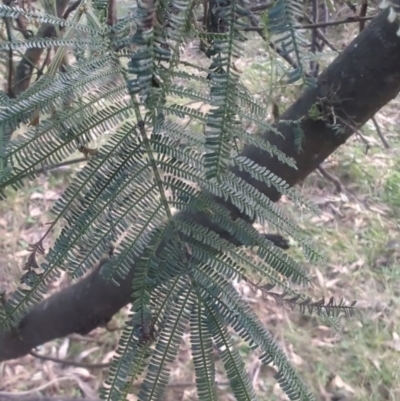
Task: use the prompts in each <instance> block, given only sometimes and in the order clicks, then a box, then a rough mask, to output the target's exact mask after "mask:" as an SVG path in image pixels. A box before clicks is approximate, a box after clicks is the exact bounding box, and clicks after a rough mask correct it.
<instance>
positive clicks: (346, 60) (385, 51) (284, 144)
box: [0, 11, 400, 361]
mask: <svg viewBox="0 0 400 401" xmlns="http://www.w3.org/2000/svg"><path fill="white" fill-rule="evenodd" d="M396 30H397V25H395V24H389V22H388V21H387V11H385V12H383V13H381V14H380V15H379V16H378V17H377V18H375V19H374V20H373V21H372V22H371V24H370V25H369V26H368V27H367V28H366V29H365V30H364V31H363V32H362V33H361V34H360V35H359V36H358V37H357V38H356V39H355V40H354V41H353V42H352V43H351V44H350V45H349V46H348V47H347V49H345V51H343V53H342V54H341V55H340V56H339V57H338V58H337V59H336V60H335V61H334V62H333V63H332V64H331V65H330V66H329V67H328V68H327V69H326V70H325V71H324V72H323V73H322V74H321V76H320V78H319V81H318V87H317V88H315V89H309V90H307V91H305V92H304V93H303V94H302V95H301V96H300V98H299V99H298V100H297V101H296V102H295V103H294V104H293V105H292V106H291V107H290V108H289V109H288V110H287V111H286V112H285V113H284V114H283V115H282V116H281V121H282V120H297V119H300V118H302V122H301V127H302V129H303V131H304V135H305V136H304V142H303V143H302V148H303V151H301V152H298V151H297V150H296V148H295V146H294V138H295V132H294V130H293V126H292V127H290V126H286V125H285V124H283V123H282V122H279V121H278V126H279V129H280V131H281V132H282V133H283V134H284V138H281V137H279V136H275V135H273V134H271V133H269V132H266V133H265V134H264V137H265V138H267V139H268V140H269V141H270V142H271V143H272V144H273V145H275V146H276V147H277V148H278V149H280V150H282V151H283V152H285V153H286V154H287V155H289V156H291V157H293V158H294V159H295V160H296V162H297V166H298V169H297V170H294V169H292V168H290V167H288V166H286V165H284V164H282V163H280V162H278V161H277V160H276V159H271V158H270V157H269V155H267V154H265V153H264V152H262V151H260V150H258V149H256V148H254V147H251V146H249V147H246V148H245V150H244V154H245V155H246V156H247V157H249V158H251V159H253V160H255V161H256V162H257V163H259V164H260V165H263V166H267V167H268V168H269V169H270V170H272V171H273V172H275V173H276V174H277V175H279V176H280V177H282V178H284V179H285V180H286V181H287V182H289V183H290V184H292V185H294V184H296V183H297V182H299V181H300V180H302V179H303V178H305V177H306V176H307V175H308V174H309V173H311V172H312V171H313V170H314V169H315V168H317V167H318V166H319V165H320V164H321V162H323V161H324V159H326V158H327V157H328V156H329V155H330V154H331V153H333V152H334V151H335V150H336V149H337V148H338V147H339V146H340V145H342V144H344V143H345V142H346V140H347V139H348V138H349V137H350V136H351V135H352V134H353V132H354V128H357V127H360V126H362V125H363V124H364V123H365V122H366V121H367V120H369V119H370V118H371V117H372V116H373V115H374V114H375V113H376V112H377V111H378V110H379V109H380V108H381V107H382V106H384V105H385V104H386V103H387V102H389V101H390V100H392V99H393V98H394V97H396V95H397V94H398V93H399V91H400V38H399V37H398V36H396ZM327 88H333V90H335V91H336V99H339V100H340V102H337V103H336V104H335V105H334V114H335V115H336V116H337V117H340V118H342V119H344V120H345V121H347V125H346V126H345V127H344V130H343V133H340V134H337V133H335V132H334V131H333V130H332V129H329V128H328V126H327V124H326V122H324V121H316V120H313V119H312V118H310V117H309V115H308V112H309V109H310V107H311V106H312V105H313V104H317V103H320V100H319V99H320V98H325V97H326V96H327V94H328V92H329V90H328V89H327ZM347 99H350V100H347ZM349 116H350V117H351V118H350V120H349ZM328 118H330V117H329V116H328ZM238 174H240V176H242V177H243V178H245V179H246V181H248V182H249V183H251V184H252V185H254V186H255V187H256V188H257V189H259V190H260V191H261V192H262V193H264V194H265V195H266V196H268V197H269V198H271V199H272V200H273V201H277V200H278V199H279V193H277V192H276V191H274V189H273V188H268V187H267V186H266V185H264V184H262V183H260V182H258V181H255V180H253V179H252V178H251V177H250V176H249V175H247V174H245V173H242V172H241V173H238ZM231 208H232V207H231ZM232 214H233V216H234V217H236V216H238V215H239V212H238V211H237V210H235V209H234V208H232ZM132 276H133V268H132V271H131V272H130V274H129V275H128V276H127V277H126V279H125V280H124V281H122V282H121V283H120V286H119V287H117V286H114V285H113V284H106V283H104V282H103V281H102V279H101V277H100V275H99V272H98V270H95V271H93V272H92V273H91V274H90V275H89V276H87V277H86V278H85V279H83V280H82V281H80V282H78V283H77V284H75V285H72V286H70V287H69V288H67V289H65V290H63V291H61V292H60V293H57V294H55V295H53V296H52V297H50V298H48V299H47V300H45V301H44V302H41V303H39V304H37V305H36V306H34V307H33V308H32V309H31V311H30V312H29V313H28V314H27V315H26V316H25V317H24V319H23V320H22V321H21V324H20V326H19V327H18V330H16V331H14V332H8V333H1V334H0V361H2V360H7V359H12V358H17V357H20V356H22V355H25V354H27V353H28V352H29V351H30V350H31V349H32V348H33V347H35V346H37V345H39V344H43V343H45V342H47V341H49V340H51V339H54V338H58V337H62V336H66V335H68V334H70V333H74V332H78V333H87V332H89V331H91V330H92V329H94V328H95V327H97V326H98V325H99V324H101V323H104V322H106V321H107V320H109V319H110V318H111V317H112V315H113V314H115V313H116V312H117V311H118V310H119V309H120V308H121V307H122V306H124V305H126V304H128V303H129V302H130V296H131V280H132Z"/></svg>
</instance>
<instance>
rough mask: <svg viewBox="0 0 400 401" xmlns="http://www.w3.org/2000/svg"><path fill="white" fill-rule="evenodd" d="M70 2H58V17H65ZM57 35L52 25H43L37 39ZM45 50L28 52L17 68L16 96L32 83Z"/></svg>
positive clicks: (60, 0)
mask: <svg viewBox="0 0 400 401" xmlns="http://www.w3.org/2000/svg"><path fill="white" fill-rule="evenodd" d="M68 3H69V0H58V1H57V3H56V5H57V16H62V15H64V12H65V10H66V8H67V6H68ZM54 35H55V28H54V26H53V25H52V24H42V26H41V27H40V28H39V31H38V32H37V34H36V37H37V38H50V37H52V36H54ZM43 51H44V49H43V48H38V47H37V48H36V47H35V48H31V49H28V50H26V52H25V54H24V57H23V58H22V60H21V61H20V63H19V64H18V66H17V70H16V74H15V82H14V87H13V90H14V94H15V96H18V95H19V94H20V93H22V92H23V91H25V90H26V89H27V88H28V87H29V85H30V82H31V78H32V73H33V69H34V66H37V64H38V63H39V60H40V57H41V56H42V54H43Z"/></svg>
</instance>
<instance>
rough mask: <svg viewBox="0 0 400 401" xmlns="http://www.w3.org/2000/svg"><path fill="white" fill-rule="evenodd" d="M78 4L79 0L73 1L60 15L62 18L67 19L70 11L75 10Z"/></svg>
mask: <svg viewBox="0 0 400 401" xmlns="http://www.w3.org/2000/svg"><path fill="white" fill-rule="evenodd" d="M79 4H81V0H77V1H76V2H75V3H72V4H70V5H69V6H68V8H67V9H66V10H65V12H64V14H63V16H62V17H63V18H64V19H67V18H68V17H69V15H70V14H71V13H72V11H75V10H76V9H77V8H78V6H79Z"/></svg>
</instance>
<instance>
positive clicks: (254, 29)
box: [243, 17, 375, 32]
mask: <svg viewBox="0 0 400 401" xmlns="http://www.w3.org/2000/svg"><path fill="white" fill-rule="evenodd" d="M373 18H375V17H349V18H346V19H344V20H339V21H330V22H321V23H318V24H306V25H295V26H294V29H317V28H326V27H328V26H336V25H341V24H350V23H353V22H360V21H369V20H372V19H373ZM259 30H261V31H262V28H261V27H255V26H249V27H245V28H243V31H245V32H258V31H259Z"/></svg>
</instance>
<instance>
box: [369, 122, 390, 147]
mask: <svg viewBox="0 0 400 401" xmlns="http://www.w3.org/2000/svg"><path fill="white" fill-rule="evenodd" d="M371 120H372V123H373V124H374V126H375V129H376V133H377V134H378V136H379V138H380V140H381V141H382V143H383V146H384V147H385V148H386V149H390V145H389V142H388V141H387V140H386V138H385V136H384V135H383V133H382V131H381V128H380V127H379V124H378V122H377V121H376V118H375V117H372V118H371Z"/></svg>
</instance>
